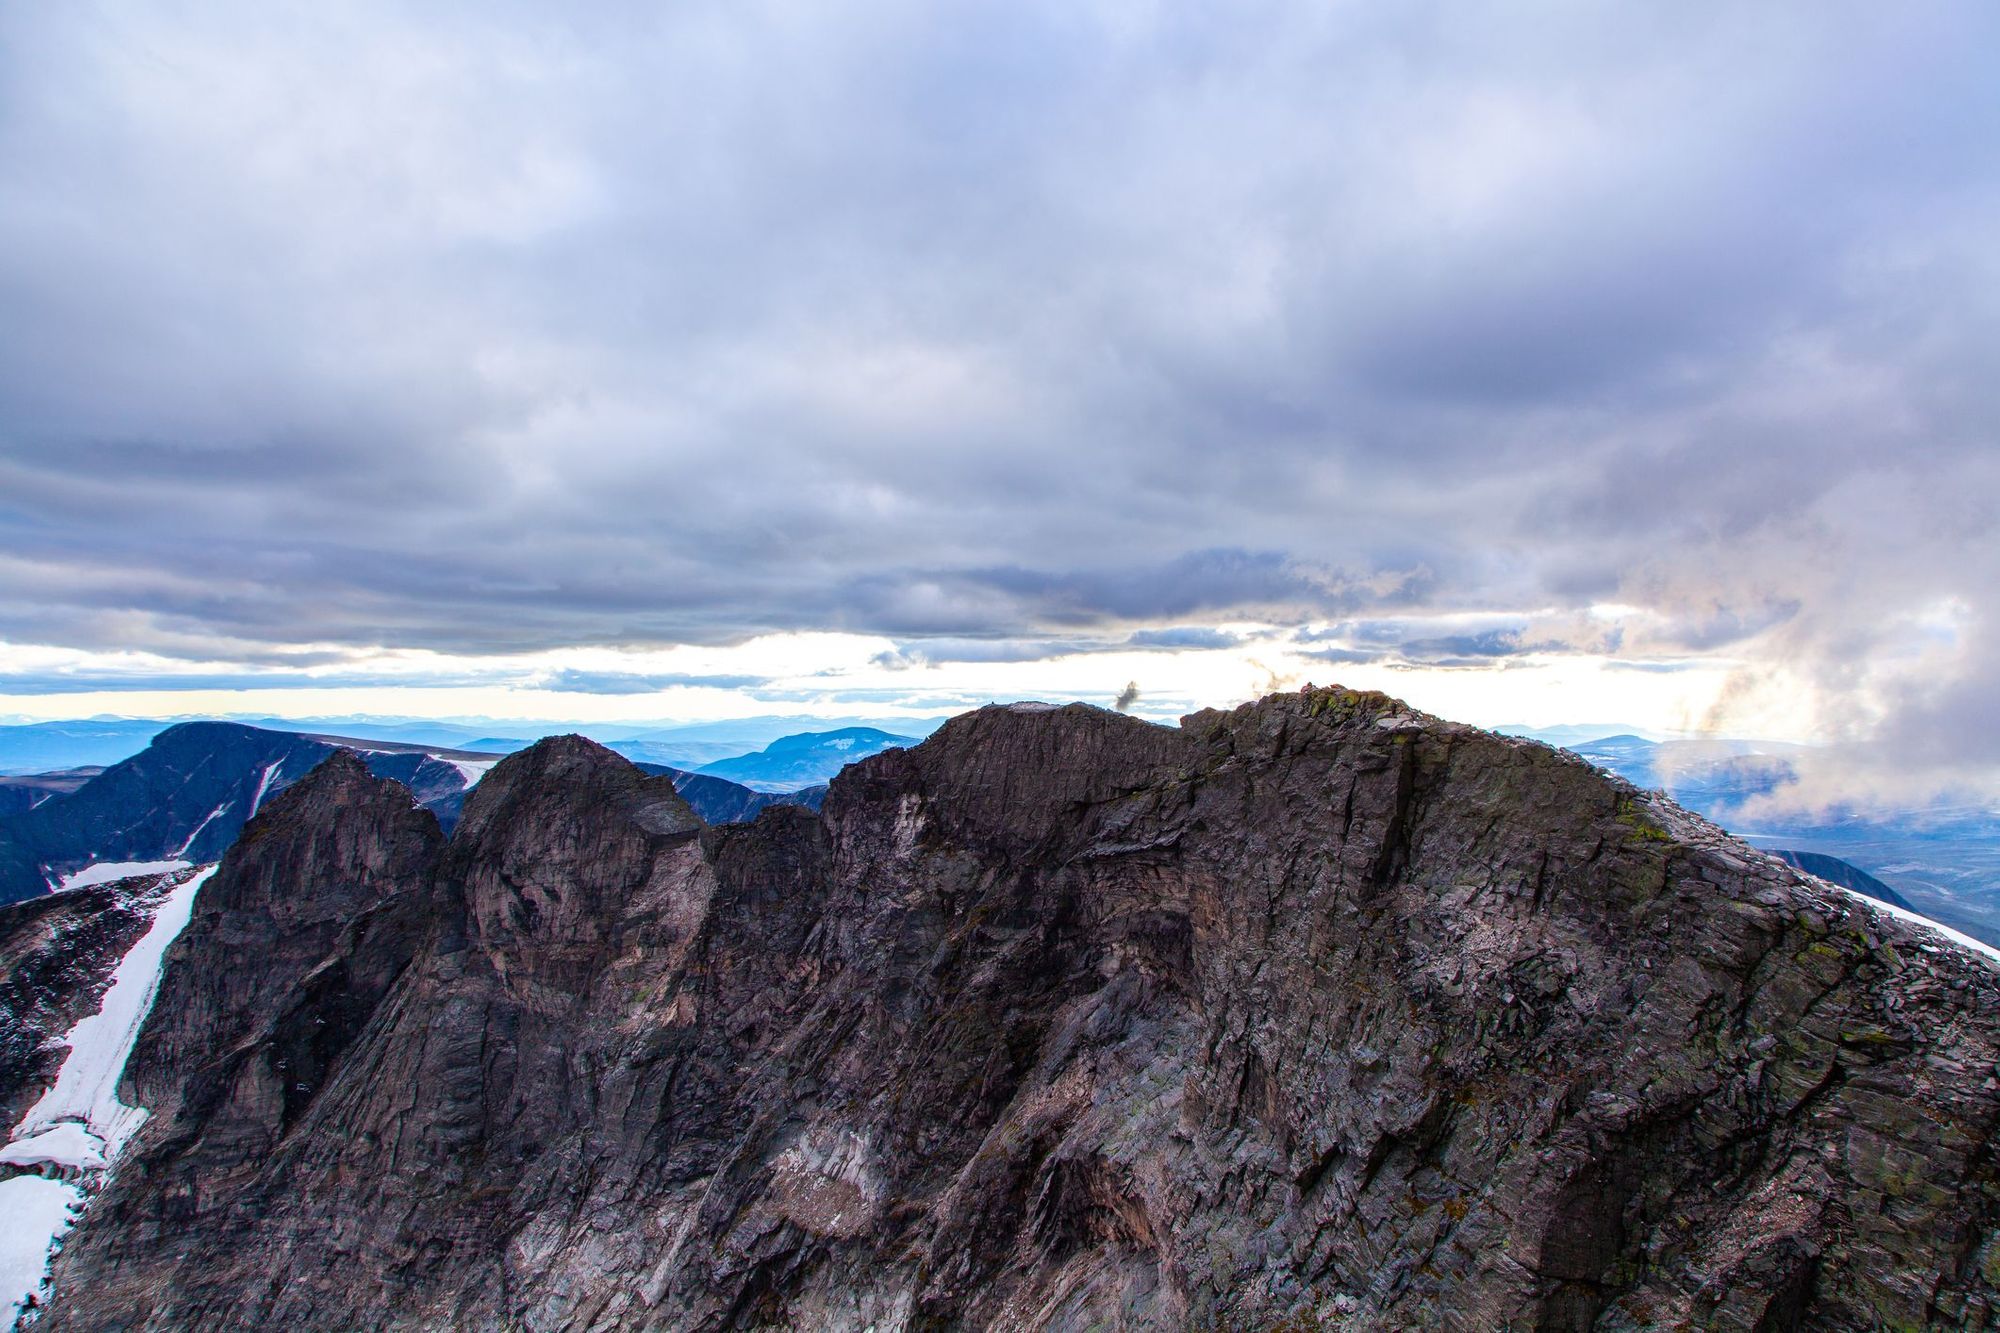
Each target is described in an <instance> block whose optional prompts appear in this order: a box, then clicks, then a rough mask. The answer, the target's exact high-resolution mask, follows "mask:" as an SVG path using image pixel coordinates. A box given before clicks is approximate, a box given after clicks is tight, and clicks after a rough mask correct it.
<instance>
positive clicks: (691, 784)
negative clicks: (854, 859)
mask: <svg viewBox="0 0 2000 1333" xmlns="http://www.w3.org/2000/svg"><path fill="white" fill-rule="evenodd" d="M342 749H347V750H349V751H350V752H356V753H359V754H360V755H361V756H362V762H363V763H365V764H366V765H367V768H368V771H369V772H370V773H373V774H374V775H375V776H376V777H381V778H394V779H395V780H396V781H397V782H400V783H402V784H403V786H404V787H406V788H408V789H409V799H411V800H414V801H416V803H417V804H419V805H421V806H423V807H424V808H425V809H427V810H429V811H430V812H431V813H432V814H434V815H436V816H437V818H438V822H439V824H440V825H441V826H442V827H443V829H444V831H445V832H447V833H449V832H450V831H451V829H452V826H453V825H454V824H456V823H457V821H458V817H459V812H460V811H461V810H462V809H463V807H464V804H465V797H466V793H467V791H468V790H469V788H468V786H467V780H468V772H469V773H471V774H477V772H478V771H479V768H478V764H479V763H480V762H483V761H490V760H491V759H492V758H494V756H488V755H478V754H473V753H470V752H467V751H460V750H447V751H442V752H436V753H433V752H431V751H427V750H424V749H423V748H421V747H419V746H413V745H399V744H396V743H394V742H387V741H364V740H355V739H352V738H349V737H343V736H314V735H304V734H300V733H295V732H289V731H270V730H266V729H264V728H261V727H247V726H243V725H241V724H239V723H235V722H183V723H181V724H180V725H178V726H173V727H168V728H167V729H166V730H164V731H162V732H161V733H160V734H159V735H158V736H156V737H154V738H153V741H152V744H150V745H148V746H147V747H146V748H145V749H144V750H142V751H140V752H139V753H138V754H136V755H133V756H132V757H131V758H130V759H127V760H124V761H123V762H121V763H118V764H114V765H112V766H111V767H110V768H108V769H105V770H103V771H102V772H101V773H100V772H98V771H96V770H90V771H88V772H80V773H74V774H61V773H51V774H43V775H41V776H39V777H34V778H15V779H0V782H13V783H16V784H20V785H18V786H17V787H14V788H5V787H0V904H5V903H8V902H14V901H19V900H23V899H27V898H33V897H36V896H39V895H40V894H42V893H45V892H47V890H48V888H49V882H50V876H51V875H52V874H53V875H60V874H62V873H63V872H65V871H71V870H76V869H78V868H80V867H83V866H86V865H89V864H90V863H92V862H95V861H165V860H185V861H189V862H203V861H207V862H212V861H215V860H217V859H219V858H220V857H221V856H222V854H223V853H224V852H225V851H227V850H228V848H229V845H230V844H231V843H232V842H234V841H235V839H236V835H237V833H238V832H239V831H241V829H242V828H243V826H244V824H246V823H247V822H249V820H250V819H251V817H252V816H254V815H255V814H256V813H257V811H258V810H259V809H261V808H262V807H263V806H264V804H266V803H267V802H268V801H270V800H271V799H272V798H274V797H276V796H277V794H278V793H279V792H282V791H283V790H285V788H287V787H289V786H291V785H292V783H294V782H296V781H298V780H299V779H300V778H302V777H304V776H305V775H306V774H307V773H309V772H311V771H312V770H313V769H314V768H315V767H316V766H317V765H319V764H320V763H321V762H322V761H323V760H325V759H326V757H327V756H328V755H330V754H333V753H334V752H335V751H336V750H342ZM455 760H458V761H471V763H470V764H469V765H468V767H461V765H460V763H458V762H454V761H455ZM645 767H646V768H648V770H649V771H652V772H657V773H665V774H668V775H670V776H671V777H673V779H674V781H675V783H676V784H677V785H678V786H679V788H680V789H681V792H682V794H683V796H684V797H685V798H686V799H687V802H688V804H689V805H691V806H693V807H694V809H695V810H696V812H697V813H699V814H700V815H701V817H702V818H703V819H704V820H706V821H707V822H708V823H711V824H721V823H728V822H731V821H734V820H738V819H748V818H751V817H753V816H754V815H755V814H756V813H757V812H758V811H760V810H762V809H764V808H765V807H766V806H769V805H775V804H779V803H785V802H791V803H797V804H802V805H809V806H812V807H813V808H814V809H817V808H818V807H819V801H820V797H821V795H822V794H823V793H824V788H814V789H810V790H807V791H801V792H796V793H786V794H783V795H772V794H769V793H765V792H756V791H751V790H750V789H749V788H748V787H741V786H738V785H737V784H736V783H733V782H728V781H725V780H724V779H722V778H715V777H705V776H702V775H700V774H696V773H683V772H680V771H679V770H677V769H669V768H662V767H659V766H657V765H646V766H645ZM475 780H476V779H475ZM12 792H18V793H19V794H20V799H19V800H14V799H13V798H12V797H11V796H10V795H9V793H12ZM10 807H17V808H11V809H10Z"/></svg>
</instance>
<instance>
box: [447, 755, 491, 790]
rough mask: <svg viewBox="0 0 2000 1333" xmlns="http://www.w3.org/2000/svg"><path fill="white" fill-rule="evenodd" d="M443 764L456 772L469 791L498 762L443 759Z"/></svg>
mask: <svg viewBox="0 0 2000 1333" xmlns="http://www.w3.org/2000/svg"><path fill="white" fill-rule="evenodd" d="M431 758H433V759H443V756H441V755H432V756H431ZM443 762H445V763H447V764H450V765H451V766H452V767H453V768H455V769H457V770H458V775H459V776H460V777H461V778H464V779H465V789H466V790H467V791H471V790H472V789H473V788H474V787H477V786H478V785H479V779H481V778H483V777H485V776H486V775H487V774H488V773H490V772H492V771H493V765H495V764H497V763H499V762H500V761H499V760H498V759H443Z"/></svg>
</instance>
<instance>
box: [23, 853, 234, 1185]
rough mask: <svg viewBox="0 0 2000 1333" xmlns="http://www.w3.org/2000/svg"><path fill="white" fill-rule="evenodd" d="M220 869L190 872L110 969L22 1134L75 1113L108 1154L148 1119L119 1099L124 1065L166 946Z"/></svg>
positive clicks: (154, 988) (66, 1036)
mask: <svg viewBox="0 0 2000 1333" xmlns="http://www.w3.org/2000/svg"><path fill="white" fill-rule="evenodd" d="M214 873H215V867H214V866H209V867H207V868H206V869H204V870H202V871H200V872H198V873H196V874H193V875H190V876H188V879H187V882H186V883H184V884H182V885H180V886H179V887H178V888H176V889H175V890H174V891H173V892H172V893H170V894H168V895H167V899H166V901H165V902H163V903H161V904H160V910H159V911H158V912H156V913H154V915H153V924H152V925H151V926H149V927H147V928H146V933H145V934H144V935H141V936H140V937H139V942H138V943H137V944H134V945H133V946H132V949H131V951H130V952H129V953H127V954H126V955H125V957H124V958H123V959H122V960H120V962H119V964H118V967H117V970H116V971H114V972H113V973H112V974H111V988H110V989H109V990H107V991H105V992H104V1000H103V1002H102V1003H101V1004H100V1005H99V1006H98V1010H97V1012H96V1013H94V1014H92V1015H90V1017H88V1018H83V1019H79V1020H77V1024H76V1026H75V1027H73V1028H71V1029H70V1030H69V1031H68V1032H67V1033H66V1034H64V1036H63V1044H64V1045H66V1046H68V1047H69V1054H68V1055H67V1056H66V1057H64V1059H63V1064H62V1071H61V1072H60V1073H58V1074H57V1075H56V1085H55V1086H54V1087H52V1088H50V1089H49V1090H48V1091H47V1092H45V1093H43V1094H42V1099H41V1100H40V1101H38V1102H36V1103H35V1104H34V1106H32V1107H30V1108H29V1110H28V1114H27V1115H26V1116H24V1117H23V1118H22V1120H21V1123H20V1125H19V1126H18V1127H17V1128H16V1129H15V1131H14V1138H15V1139H16V1140H17V1141H18V1140H19V1139H20V1138H21V1137H22V1136H23V1135H32V1134H39V1133H41V1132H42V1131H43V1130H45V1129H48V1128H50V1127H52V1126H54V1125H57V1124H60V1123H62V1122H64V1121H75V1122H78V1123H81V1124H83V1125H84V1126H85V1127H86V1128H88V1129H89V1130H90V1132H91V1133H93V1134H94V1135H96V1137H97V1138H98V1139H99V1140H100V1141H101V1142H102V1143H103V1145H104V1149H103V1151H104V1157H105V1160H106V1161H109V1160H110V1159H111V1158H113V1157H115V1156H117V1155H118V1150H119V1149H120V1148H122V1147H123V1146H124V1145H125V1140H126V1139H128V1138H130V1137H131V1136H132V1133H133V1131H135V1130H137V1129H138V1128H139V1126H140V1125H142V1124H144V1123H145V1122H146V1111H145V1108H144V1107H138V1106H127V1105H125V1103H123V1102H121V1101H119V1100H118V1079H119V1077H120V1075H122V1074H123V1073H124V1072H125V1061H126V1059H127V1058H128V1057H130V1056H131V1054H132V1046H133V1043H134V1042H136V1041H138V1039H139V1027H140V1025H141V1024H143V1023H144V1022H145V1021H146V1015H147V1014H148V1013H150V1012H151V1011H152V1008H153V996H154V994H155V993H156V992H158V990H159V988H160V968H161V965H162V964H163V963H164V962H165V961H166V956H167V946H168V945H170V944H172V943H173V942H174V939H175V938H176V937H177V936H178V935H179V934H180V933H181V930H182V929H183V928H184V927H185V926H186V925H187V923H188V918H189V917H191V916H192V915H193V914H194V896H195V892H196V891H197V890H198V889H200V888H201V886H202V885H203V884H205V883H207V882H208V879H209V876H211V875H213V874H214Z"/></svg>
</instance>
